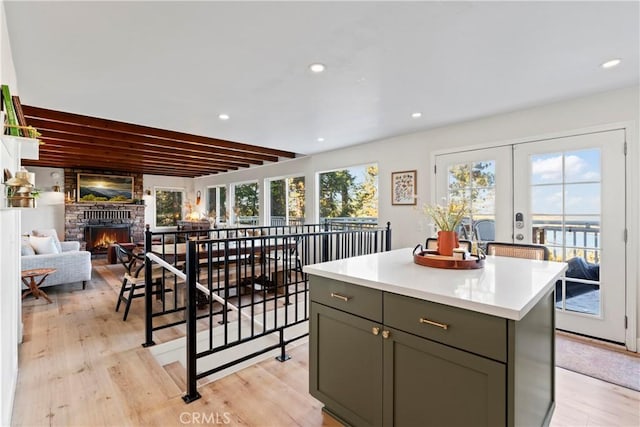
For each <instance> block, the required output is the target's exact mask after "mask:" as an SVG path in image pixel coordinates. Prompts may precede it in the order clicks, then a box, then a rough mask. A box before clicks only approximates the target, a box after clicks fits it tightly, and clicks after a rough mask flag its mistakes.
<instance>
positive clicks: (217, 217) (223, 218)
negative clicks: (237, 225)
mask: <svg viewBox="0 0 640 427" xmlns="http://www.w3.org/2000/svg"><path fill="white" fill-rule="evenodd" d="M207 215H208V217H209V220H210V221H212V222H215V223H217V224H219V223H224V222H227V219H228V216H227V188H226V187H224V186H219V187H209V188H207Z"/></svg>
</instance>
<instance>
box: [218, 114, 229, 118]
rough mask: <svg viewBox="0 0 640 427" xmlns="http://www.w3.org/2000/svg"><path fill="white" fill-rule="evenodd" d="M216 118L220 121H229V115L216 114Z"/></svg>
mask: <svg viewBox="0 0 640 427" xmlns="http://www.w3.org/2000/svg"><path fill="white" fill-rule="evenodd" d="M218 118H219V119H220V120H229V115H228V114H224V113H222V114H218Z"/></svg>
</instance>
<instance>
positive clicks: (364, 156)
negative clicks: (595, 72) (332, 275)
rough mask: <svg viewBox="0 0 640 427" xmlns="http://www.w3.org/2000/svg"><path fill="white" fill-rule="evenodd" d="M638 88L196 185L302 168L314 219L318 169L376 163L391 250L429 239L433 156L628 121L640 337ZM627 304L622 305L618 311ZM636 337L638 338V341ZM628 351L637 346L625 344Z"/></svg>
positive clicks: (633, 277)
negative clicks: (410, 182) (397, 194)
mask: <svg viewBox="0 0 640 427" xmlns="http://www.w3.org/2000/svg"><path fill="white" fill-rule="evenodd" d="M639 105H640V101H639V88H638V87H637V86H636V87H631V88H623V89H618V90H614V91H609V92H605V93H601V94H596V95H592V96H588V97H584V98H579V99H573V100H568V101H562V102H557V103H554V104H549V105H545V106H542V107H536V108H530V109H526V110H521V111H516V112H511V113H507V114H501V115H496V116H492V117H487V118H483V119H479V120H475V121H471V122H466V123H460V124H455V125H451V126H445V127H441V128H438V129H433V130H429V131H425V132H420V133H414V134H410V135H404V136H398V137H394V138H388V139H384V140H380V141H375V142H371V143H367V144H362V145H358V146H354V147H349V148H345V149H341V150H335V151H331V152H326V153H321V154H316V155H313V156H310V157H304V158H299V159H293V160H290V161H286V162H282V163H277V164H270V165H264V166H261V167H258V168H252V169H248V170H241V171H235V172H230V173H225V174H220V175H213V176H209V177H203V178H197V179H196V180H195V190H196V191H197V190H201V191H202V192H203V194H205V189H206V187H207V186H210V185H220V184H230V183H234V182H240V181H246V180H252V179H258V180H259V182H260V184H261V188H262V180H263V179H264V178H267V177H274V176H282V175H289V174H293V173H296V174H297V173H302V174H303V175H304V176H305V179H306V187H307V204H306V206H307V221H308V222H309V221H315V218H317V216H316V215H317V212H316V209H317V203H316V199H317V195H316V191H317V190H316V183H315V174H316V173H317V172H319V171H323V170H330V169H336V168H340V167H345V166H351V165H357V164H365V163H373V162H375V163H377V164H378V167H379V186H378V189H379V221H380V222H381V223H385V222H387V221H390V222H391V228H392V230H393V231H392V232H393V247H394V248H400V247H409V246H410V247H413V246H415V245H416V244H417V243H419V242H424V240H425V237H426V232H425V230H424V229H423V224H424V220H423V218H422V215H421V214H420V212H419V206H420V205H422V204H423V203H425V202H428V201H430V198H431V181H432V179H433V172H432V171H433V164H432V155H433V153H434V152H437V151H442V150H444V149H453V148H458V147H460V148H461V147H469V146H495V145H503V144H508V143H515V142H524V141H531V140H536V139H539V138H544V137H549V136H557V135H561V134H562V135H564V134H571V133H572V132H573V131H579V130H586V129H589V128H595V127H600V126H606V125H610V124H620V123H624V124H625V125H626V126H629V128H628V129H627V130H628V133H627V141H628V143H629V159H628V162H629V164H630V167H629V173H628V178H627V179H628V182H627V186H628V191H629V192H628V200H627V205H628V208H627V215H628V216H627V217H628V227H629V233H630V236H631V238H630V243H629V245H628V250H629V251H628V252H629V255H628V260H627V265H629V266H630V267H629V268H630V271H629V273H628V283H629V290H630V292H629V294H630V297H631V298H632V299H633V301H636V303H635V304H630V305H635V307H634V308H633V312H632V313H630V314H631V320H632V321H633V325H635V328H632V329H633V330H632V333H633V337H637V332H636V331H637V330H640V327H639V326H638V323H637V322H638V316H637V314H636V310H637V307H638V306H640V301H639V299H640V292H638V282H639V279H638V273H637V269H636V266H637V264H638V247H637V242H638V240H639V239H640V228H639V227H638V222H639V221H638V219H639V215H638V212H639V211H640V209H639V208H640V198H639V197H638V194H639V192H640V186H639V182H638V181H639V175H638V167H639V166H640V147H639V141H638V117H639V116H640V107H639ZM412 169H416V170H417V172H418V174H417V178H418V185H417V190H418V205H417V207H411V206H394V205H391V172H393V171H402V170H412ZM621 309H622V308H621ZM636 340H637V338H636ZM628 344H629V345H630V346H631V348H635V347H636V344H630V343H628Z"/></svg>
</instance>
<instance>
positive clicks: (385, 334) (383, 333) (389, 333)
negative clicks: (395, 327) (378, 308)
mask: <svg viewBox="0 0 640 427" xmlns="http://www.w3.org/2000/svg"><path fill="white" fill-rule="evenodd" d="M389 335H391V332H389V331H382V338H384V339H385V340H386V339H387V338H389Z"/></svg>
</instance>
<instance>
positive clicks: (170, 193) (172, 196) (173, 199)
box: [156, 188, 184, 227]
mask: <svg viewBox="0 0 640 427" xmlns="http://www.w3.org/2000/svg"><path fill="white" fill-rule="evenodd" d="M183 200H184V190H183V189H181V188H180V189H175V188H173V189H172V188H156V227H176V226H177V225H178V221H179V220H180V219H182V202H183Z"/></svg>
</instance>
